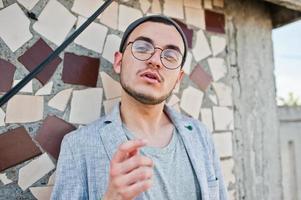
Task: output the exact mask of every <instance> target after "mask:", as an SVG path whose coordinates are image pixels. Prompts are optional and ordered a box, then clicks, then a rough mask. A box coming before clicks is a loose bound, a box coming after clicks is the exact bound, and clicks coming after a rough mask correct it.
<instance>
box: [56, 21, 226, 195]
mask: <svg viewBox="0 0 301 200" xmlns="http://www.w3.org/2000/svg"><path fill="white" fill-rule="evenodd" d="M186 53H187V42H186V39H185V36H184V34H183V32H182V31H181V29H180V28H179V26H178V25H177V24H176V23H175V22H174V21H172V20H171V19H169V18H167V17H163V16H159V15H156V16H149V17H144V18H141V19H138V20H137V21H135V22H133V23H132V24H131V25H130V26H129V27H128V28H127V30H126V31H125V33H124V36H123V38H122V41H121V44H120V49H119V52H116V53H115V55H114V56H115V60H114V64H113V67H114V70H115V72H116V73H117V74H119V75H120V83H121V86H122V88H123V91H122V96H121V103H120V104H118V105H117V106H116V107H115V108H114V110H113V111H112V112H111V114H109V115H107V116H105V117H103V118H101V119H99V120H97V121H95V122H94V123H92V124H90V125H88V126H86V127H84V128H81V129H79V130H77V131H75V132H73V133H70V134H68V135H67V136H65V138H64V140H63V142H62V146H61V152H60V157H59V160H58V165H57V170H56V183H55V186H54V189H53V193H52V199H55V200H56V199H64V200H69V199H72V200H75V199H105V200H129V199H141V200H142V199H153V200H176V199H180V200H183V199H184V200H186V199H187V200H194V199H202V200H212V199H227V194H226V189H225V186H224V183H223V177H222V175H221V170H220V165H219V158H218V156H217V155H216V153H215V149H214V146H213V142H212V139H211V136H210V133H209V132H208V131H207V129H206V128H205V127H204V125H203V124H201V123H200V122H199V121H198V120H194V119H192V118H189V117H185V116H183V115H181V114H179V113H177V112H176V111H174V110H172V109H171V108H169V107H168V106H166V105H165V100H166V99H167V98H168V97H169V96H170V94H171V93H172V90H173V89H174V87H175V86H176V84H177V83H179V82H180V81H181V79H182V77H183V71H182V66H183V64H184V62H185V57H186Z"/></svg>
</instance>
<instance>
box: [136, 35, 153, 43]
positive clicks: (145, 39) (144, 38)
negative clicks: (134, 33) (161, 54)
mask: <svg viewBox="0 0 301 200" xmlns="http://www.w3.org/2000/svg"><path fill="white" fill-rule="evenodd" d="M135 40H144V41H146V42H149V43H151V44H152V45H154V41H153V40H152V39H150V38H148V37H145V36H139V37H137V38H136V39H135Z"/></svg>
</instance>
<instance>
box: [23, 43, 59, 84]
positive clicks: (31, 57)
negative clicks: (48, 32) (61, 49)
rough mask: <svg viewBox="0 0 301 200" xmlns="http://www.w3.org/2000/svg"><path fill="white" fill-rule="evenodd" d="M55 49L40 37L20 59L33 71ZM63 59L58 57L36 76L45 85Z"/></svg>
mask: <svg viewBox="0 0 301 200" xmlns="http://www.w3.org/2000/svg"><path fill="white" fill-rule="evenodd" d="M52 52H53V50H52V49H51V48H50V47H49V46H48V44H47V43H46V42H45V41H44V40H42V39H39V40H38V41H37V42H36V43H35V44H34V45H33V46H32V47H31V48H29V49H28V50H27V51H26V52H25V53H24V54H23V55H22V56H20V57H19V58H18V60H19V61H20V62H21V63H22V64H23V65H24V66H25V67H26V68H27V69H28V70H29V71H32V70H33V69H34V68H35V67H36V66H37V65H39V64H40V63H41V62H43V61H44V59H45V58H47V57H48V56H49V54H51V53H52ZM61 61H62V59H61V58H60V57H57V58H56V59H54V60H53V61H52V62H50V63H49V64H48V65H47V66H46V68H44V70H43V71H42V72H41V73H39V74H38V75H37V76H36V78H37V79H38V80H39V81H40V82H41V83H42V84H43V85H45V84H46V83H47V82H48V81H49V79H50V78H51V77H52V75H53V74H54V72H55V70H56V68H57V66H58V65H59V64H60V62H61Z"/></svg>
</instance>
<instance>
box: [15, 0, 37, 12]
mask: <svg viewBox="0 0 301 200" xmlns="http://www.w3.org/2000/svg"><path fill="white" fill-rule="evenodd" d="M17 1H18V3H19V4H21V5H22V6H24V7H25V8H26V9H27V10H31V9H33V7H34V6H35V5H36V4H37V3H38V2H39V0H17Z"/></svg>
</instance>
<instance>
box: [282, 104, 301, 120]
mask: <svg viewBox="0 0 301 200" xmlns="http://www.w3.org/2000/svg"><path fill="white" fill-rule="evenodd" d="M278 118H279V120H280V122H298V121H299V122H301V106H298V107H288V106H280V107H278Z"/></svg>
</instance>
